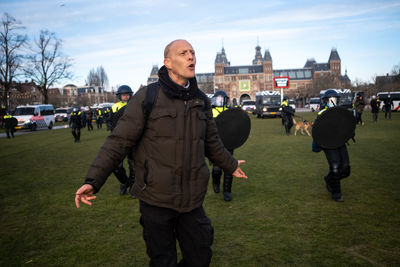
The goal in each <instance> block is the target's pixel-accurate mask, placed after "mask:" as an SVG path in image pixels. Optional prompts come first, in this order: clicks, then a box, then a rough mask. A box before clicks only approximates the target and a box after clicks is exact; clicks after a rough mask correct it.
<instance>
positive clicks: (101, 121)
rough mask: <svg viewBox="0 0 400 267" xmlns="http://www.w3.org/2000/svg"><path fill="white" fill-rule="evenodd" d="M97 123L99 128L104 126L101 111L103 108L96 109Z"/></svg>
mask: <svg viewBox="0 0 400 267" xmlns="http://www.w3.org/2000/svg"><path fill="white" fill-rule="evenodd" d="M96 125H97V130H99V129H101V128H102V127H103V112H102V111H101V108H98V109H96Z"/></svg>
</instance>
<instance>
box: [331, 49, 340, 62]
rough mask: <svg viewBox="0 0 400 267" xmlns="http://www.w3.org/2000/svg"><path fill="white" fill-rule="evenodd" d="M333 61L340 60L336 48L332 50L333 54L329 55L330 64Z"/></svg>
mask: <svg viewBox="0 0 400 267" xmlns="http://www.w3.org/2000/svg"><path fill="white" fill-rule="evenodd" d="M331 60H340V57H339V53H338V51H337V50H336V48H332V50H331V54H330V55H329V60H328V62H330V61H331Z"/></svg>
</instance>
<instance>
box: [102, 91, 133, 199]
mask: <svg viewBox="0 0 400 267" xmlns="http://www.w3.org/2000/svg"><path fill="white" fill-rule="evenodd" d="M123 93H128V94H130V95H132V93H133V92H132V89H131V88H130V87H129V86H127V85H122V86H120V87H119V88H118V90H117V96H119V95H120V94H123ZM129 100H130V99H129ZM126 105H127V102H124V101H119V102H117V103H115V104H114V105H113V106H112V107H111V112H110V115H109V123H110V125H107V127H110V130H111V131H112V130H113V129H114V128H115V127H116V125H117V123H118V120H119V119H120V118H121V116H122V115H123V113H124V111H125V108H126ZM107 124H108V123H107ZM130 155H132V153H128V157H127V158H128V166H129V176H128V175H127V174H126V171H125V168H124V165H123V161H122V162H121V163H120V164H119V165H118V167H117V168H116V169H115V170H114V171H113V173H114V175H115V177H117V179H118V181H119V182H120V194H121V195H124V194H126V191H127V190H128V188H129V189H130V188H132V186H133V184H134V183H135V172H134V169H133V160H132V158H131V156H130ZM131 198H135V195H134V194H133V193H131Z"/></svg>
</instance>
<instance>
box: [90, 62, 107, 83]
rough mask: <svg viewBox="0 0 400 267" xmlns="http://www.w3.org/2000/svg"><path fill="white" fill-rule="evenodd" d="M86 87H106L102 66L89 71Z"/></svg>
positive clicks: (105, 74) (105, 75)
mask: <svg viewBox="0 0 400 267" xmlns="http://www.w3.org/2000/svg"><path fill="white" fill-rule="evenodd" d="M86 83H87V85H93V86H100V87H101V88H103V89H104V87H105V86H107V85H108V76H107V73H106V71H105V70H104V68H103V66H100V67H97V69H96V70H95V69H91V70H90V72H89V74H88V76H87V78H86Z"/></svg>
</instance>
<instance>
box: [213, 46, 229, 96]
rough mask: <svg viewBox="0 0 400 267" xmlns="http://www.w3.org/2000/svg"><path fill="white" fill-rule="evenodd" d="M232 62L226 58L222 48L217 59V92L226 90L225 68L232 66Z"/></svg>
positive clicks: (215, 77)
mask: <svg viewBox="0 0 400 267" xmlns="http://www.w3.org/2000/svg"><path fill="white" fill-rule="evenodd" d="M230 64H231V63H230V62H229V61H228V59H227V58H226V54H225V49H224V47H222V50H221V52H217V56H216V58H215V73H214V88H215V90H224V68H225V67H227V66H230Z"/></svg>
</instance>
